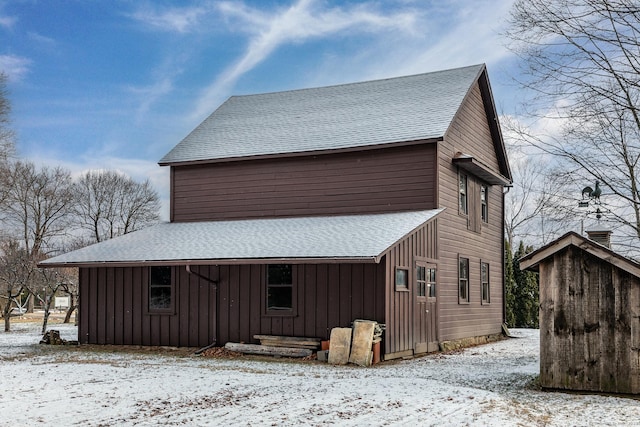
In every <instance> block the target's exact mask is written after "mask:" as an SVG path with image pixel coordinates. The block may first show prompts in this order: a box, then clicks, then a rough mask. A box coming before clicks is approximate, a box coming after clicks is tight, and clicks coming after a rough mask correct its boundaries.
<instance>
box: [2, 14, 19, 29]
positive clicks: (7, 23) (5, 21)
mask: <svg viewBox="0 0 640 427" xmlns="http://www.w3.org/2000/svg"><path fill="white" fill-rule="evenodd" d="M16 22H18V19H17V18H15V17H13V16H3V15H0V27H2V28H4V29H7V30H11V29H13V27H14V25H15V24H16Z"/></svg>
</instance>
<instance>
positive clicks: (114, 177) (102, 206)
mask: <svg viewBox="0 0 640 427" xmlns="http://www.w3.org/2000/svg"><path fill="white" fill-rule="evenodd" d="M75 197H76V203H75V213H76V215H77V216H78V218H79V221H80V224H81V227H82V228H84V229H85V230H88V231H89V232H90V233H91V235H92V238H93V239H94V241H96V242H101V241H103V240H107V239H111V238H113V237H116V236H120V235H122V234H127V233H130V232H132V231H135V230H137V229H140V228H143V227H145V226H148V225H150V224H153V223H156V222H157V221H158V220H159V218H160V217H159V213H158V212H159V209H160V199H159V196H158V193H157V192H156V191H155V190H154V189H153V188H152V187H151V184H150V183H149V181H148V180H147V181H145V182H143V183H138V182H135V181H134V180H133V179H131V178H129V177H127V176H125V175H123V174H121V173H118V172H116V171H89V172H87V173H85V174H84V175H83V176H82V177H81V178H80V179H79V180H78V181H77V182H76V183H75Z"/></svg>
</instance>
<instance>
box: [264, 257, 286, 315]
mask: <svg viewBox="0 0 640 427" xmlns="http://www.w3.org/2000/svg"><path fill="white" fill-rule="evenodd" d="M266 303H267V314H293V266H292V265H291V264H273V265H268V266H267V298H266Z"/></svg>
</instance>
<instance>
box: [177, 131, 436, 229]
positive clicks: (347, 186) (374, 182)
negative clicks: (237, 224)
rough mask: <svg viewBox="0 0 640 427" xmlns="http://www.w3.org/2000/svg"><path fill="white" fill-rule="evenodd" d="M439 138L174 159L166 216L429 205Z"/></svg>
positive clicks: (328, 211) (187, 218)
mask: <svg viewBox="0 0 640 427" xmlns="http://www.w3.org/2000/svg"><path fill="white" fill-rule="evenodd" d="M435 153H436V144H435V143H429V142H421V143H417V144H413V145H410V146H400V147H391V148H379V149H370V150H364V151H359V152H352V153H334V154H323V155H309V156H299V157H288V158H279V159H256V160H242V161H232V162H227V163H209V164H202V165H189V166H172V167H171V185H172V189H171V197H172V200H171V221H176V222H180V221H205V220H224V219H245V218H264V217H269V218H273V217H287V216H308V215H338V214H361V213H382V212H399V211H408V210H426V209H433V208H435V205H436V194H435V193H436V190H435V186H436V183H437V179H436V172H435V171H436V166H435V165H436V161H435V158H436V155H435Z"/></svg>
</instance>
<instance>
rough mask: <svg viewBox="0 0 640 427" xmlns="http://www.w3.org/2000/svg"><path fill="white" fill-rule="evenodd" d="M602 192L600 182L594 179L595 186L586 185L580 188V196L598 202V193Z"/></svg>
mask: <svg viewBox="0 0 640 427" xmlns="http://www.w3.org/2000/svg"><path fill="white" fill-rule="evenodd" d="M601 194H602V188H600V182H598V181H596V188H595V189H594V188H591V187H589V186H588V185H587V186H586V187H584V188H583V189H582V198H583V199H586V198H589V199H591V200H593V202H594V203H597V204H600V195H601Z"/></svg>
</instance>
